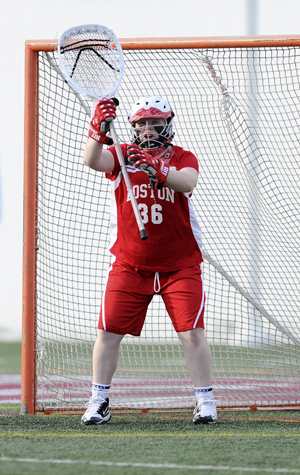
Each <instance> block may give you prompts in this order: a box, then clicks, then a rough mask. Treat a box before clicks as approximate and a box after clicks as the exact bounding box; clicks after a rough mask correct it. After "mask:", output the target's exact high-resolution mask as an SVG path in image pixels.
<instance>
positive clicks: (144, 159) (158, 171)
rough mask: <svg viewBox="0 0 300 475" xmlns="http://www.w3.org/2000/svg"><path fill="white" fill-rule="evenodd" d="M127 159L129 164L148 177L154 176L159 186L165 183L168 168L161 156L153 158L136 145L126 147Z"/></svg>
mask: <svg viewBox="0 0 300 475" xmlns="http://www.w3.org/2000/svg"><path fill="white" fill-rule="evenodd" d="M127 151H128V161H129V163H130V164H131V165H133V166H134V167H136V168H139V169H140V170H142V171H143V172H145V173H147V175H148V176H149V178H152V179H153V178H154V179H155V180H156V181H157V182H158V183H159V184H160V187H161V186H162V185H163V184H164V183H165V181H166V179H167V177H168V174H169V171H170V168H169V165H168V164H167V163H166V162H165V161H164V160H162V159H161V158H154V157H152V156H151V155H150V154H149V153H147V152H144V150H142V149H140V148H139V147H137V146H136V145H132V146H131V145H130V146H128V147H127Z"/></svg>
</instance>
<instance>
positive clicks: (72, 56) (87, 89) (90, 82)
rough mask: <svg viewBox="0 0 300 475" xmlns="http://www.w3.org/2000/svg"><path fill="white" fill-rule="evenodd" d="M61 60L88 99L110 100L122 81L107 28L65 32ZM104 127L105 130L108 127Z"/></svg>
mask: <svg viewBox="0 0 300 475" xmlns="http://www.w3.org/2000/svg"><path fill="white" fill-rule="evenodd" d="M58 59H59V67H60V70H61V72H62V74H63V76H64V78H65V80H66V81H67V83H68V84H69V86H70V87H71V88H72V89H74V91H76V92H77V93H79V94H82V95H84V96H89V97H92V98H94V99H97V100H100V99H103V98H110V97H112V96H113V94H114V93H115V92H116V91H117V89H118V87H119V86H120V83H121V81H122V77H123V73H124V59H123V51H122V48H121V45H120V43H119V41H118V39H117V37H116V36H115V34H114V33H113V32H112V31H111V30H110V29H108V28H106V27H105V26H101V25H81V26H76V27H73V28H70V29H69V30H67V31H65V32H64V33H63V34H62V35H61V37H60V40H59V42H58ZM107 121H108V122H109V129H110V135H111V137H112V139H113V141H114V144H115V147H116V153H117V156H118V160H119V163H120V166H121V170H122V173H123V177H124V180H125V184H126V187H127V191H128V195H129V198H130V201H131V204H132V208H133V211H134V214H135V218H136V221H137V225H138V228H139V231H140V235H141V239H142V240H144V239H147V238H148V236H147V233H146V230H145V227H144V224H143V222H142V218H141V215H140V211H139V208H138V205H137V202H136V199H135V196H134V193H133V189H132V185H131V181H130V178H129V176H128V172H127V169H126V163H125V160H124V157H123V154H122V150H121V147H120V143H119V140H118V137H117V134H116V130H115V126H114V122H113V120H112V119H111V120H110V119H107ZM101 125H104V128H105V124H101Z"/></svg>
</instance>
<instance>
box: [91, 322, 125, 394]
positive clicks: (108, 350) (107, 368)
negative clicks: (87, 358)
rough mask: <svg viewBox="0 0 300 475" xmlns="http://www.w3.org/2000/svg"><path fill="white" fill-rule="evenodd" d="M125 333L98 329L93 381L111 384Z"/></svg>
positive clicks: (94, 353)
mask: <svg viewBox="0 0 300 475" xmlns="http://www.w3.org/2000/svg"><path fill="white" fill-rule="evenodd" d="M123 336H124V335H118V334H116V333H110V332H107V331H105V330H98V335H97V339H96V342H95V345H94V352H93V382H94V383H96V384H107V385H110V383H111V380H112V377H113V375H114V373H115V371H116V368H117V364H118V358H119V346H120V342H121V340H122V338H123Z"/></svg>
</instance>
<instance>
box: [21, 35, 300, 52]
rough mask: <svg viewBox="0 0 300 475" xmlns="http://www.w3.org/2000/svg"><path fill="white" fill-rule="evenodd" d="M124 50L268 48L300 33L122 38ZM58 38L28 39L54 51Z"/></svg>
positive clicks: (296, 41)
mask: <svg viewBox="0 0 300 475" xmlns="http://www.w3.org/2000/svg"><path fill="white" fill-rule="evenodd" d="M119 41H120V44H121V46H122V48H123V49H124V50H131V49H136V50H140V49H168V48H170V49H172V48H176V49H184V48H262V47H264V48H266V47H275V46H276V47H278V46H286V47H288V46H300V35H279V36H239V37H228V36H226V37H222V36H220V37H217V36H209V37H190V38H120V39H119ZM57 45H58V40H40V41H38V40H28V41H26V46H27V47H28V48H30V49H31V50H32V51H54V50H56V49H57Z"/></svg>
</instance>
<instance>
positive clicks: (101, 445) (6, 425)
mask: <svg viewBox="0 0 300 475" xmlns="http://www.w3.org/2000/svg"><path fill="white" fill-rule="evenodd" d="M18 372H20V344H9V343H7V344H6V343H5V344H3V343H2V344H0V373H2V374H5V373H6V374H11V373H18ZM19 414H20V406H15V405H14V406H12V405H9V404H6V405H2V406H1V405H0V474H1V475H19V474H20V475H29V474H30V475H31V474H32V475H35V474H36V475H50V474H51V475H57V474H60V473H63V474H64V475H76V474H80V475H82V474H84V475H90V474H105V475H106V474H107V475H123V474H124V475H127V474H130V475H140V474H141V475H143V474H145V475H156V474H163V475H164V474H172V475H183V474H193V473H203V474H205V475H215V474H231V473H232V474H245V473H249V474H251V473H253V474H257V475H259V474H276V473H278V474H284V473H286V474H299V475H300V411H252V412H250V411H248V412H243V411H240V412H229V411H228V412H225V411H220V412H219V419H218V422H217V424H216V425H209V426H194V425H193V423H192V420H191V411H187V412H186V411H181V412H175V413H172V412H155V411H153V412H149V413H146V412H139V411H136V412H134V411H132V412H123V411H113V417H112V420H111V421H110V422H109V423H108V424H106V425H103V426H98V427H97V426H94V427H93V426H82V425H81V424H80V415H73V416H71V415H63V414H60V415H37V416H29V415H28V416H20V415H19Z"/></svg>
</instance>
